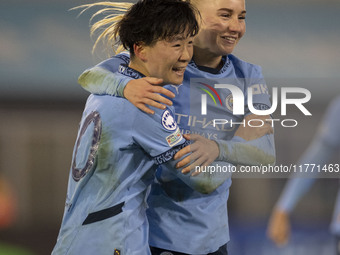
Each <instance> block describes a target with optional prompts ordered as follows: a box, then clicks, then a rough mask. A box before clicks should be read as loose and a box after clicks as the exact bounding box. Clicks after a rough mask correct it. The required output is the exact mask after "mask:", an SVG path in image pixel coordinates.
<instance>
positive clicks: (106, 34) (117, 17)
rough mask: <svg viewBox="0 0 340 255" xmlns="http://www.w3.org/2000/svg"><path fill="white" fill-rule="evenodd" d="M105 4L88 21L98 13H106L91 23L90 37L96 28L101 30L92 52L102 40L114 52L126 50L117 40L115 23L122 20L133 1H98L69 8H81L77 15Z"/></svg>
mask: <svg viewBox="0 0 340 255" xmlns="http://www.w3.org/2000/svg"><path fill="white" fill-rule="evenodd" d="M96 6H105V8H103V9H100V10H99V11H97V12H96V13H95V14H93V15H92V16H91V19H90V22H91V21H92V20H93V19H94V18H95V17H96V16H98V15H101V14H107V15H106V16H104V18H102V19H101V20H99V21H97V22H95V23H94V24H92V25H91V29H90V35H91V37H92V36H94V35H95V33H96V32H97V31H98V30H102V32H101V33H100V34H99V35H98V37H97V39H96V41H95V43H94V45H93V47H92V54H93V53H94V51H95V49H96V48H97V46H98V43H99V42H100V41H102V42H103V43H104V44H106V45H107V48H108V49H112V50H113V51H114V54H118V53H119V52H121V51H123V50H126V49H125V48H124V47H123V45H122V44H120V42H119V38H118V37H119V34H118V33H117V29H116V27H117V24H118V23H119V21H121V20H122V18H123V17H124V14H125V13H126V12H127V11H128V10H129V9H130V8H131V6H133V3H126V2H98V3H93V4H84V5H80V6H77V7H74V8H72V9H71V10H76V9H83V10H82V11H81V12H80V13H79V15H81V14H83V13H84V12H85V11H87V10H88V9H90V8H92V7H96Z"/></svg>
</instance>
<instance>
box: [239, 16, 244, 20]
mask: <svg viewBox="0 0 340 255" xmlns="http://www.w3.org/2000/svg"><path fill="white" fill-rule="evenodd" d="M238 19H243V20H244V19H246V16H240V17H238Z"/></svg>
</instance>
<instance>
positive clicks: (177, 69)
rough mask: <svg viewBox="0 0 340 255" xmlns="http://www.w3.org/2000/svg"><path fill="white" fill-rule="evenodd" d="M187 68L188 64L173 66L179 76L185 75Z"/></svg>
mask: <svg viewBox="0 0 340 255" xmlns="http://www.w3.org/2000/svg"><path fill="white" fill-rule="evenodd" d="M185 68H186V66H185V67H174V68H172V71H174V72H175V73H176V74H177V75H179V76H183V75H184V72H185Z"/></svg>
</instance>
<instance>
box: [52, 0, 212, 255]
mask: <svg viewBox="0 0 340 255" xmlns="http://www.w3.org/2000/svg"><path fill="white" fill-rule="evenodd" d="M99 4H101V3H97V4H92V5H87V6H85V7H91V6H94V5H99ZM111 5H112V6H113V9H114V10H117V9H119V8H120V6H119V4H117V3H111ZM116 6H118V7H116ZM105 10H106V11H108V9H105ZM110 17H111V18H112V16H110ZM154 18H157V19H159V22H157V24H155V23H154ZM102 21H104V22H105V21H107V20H105V19H104V20H102ZM110 28H111V29H112V30H111V31H110V36H112V37H111V41H113V42H114V41H116V40H117V39H118V37H119V40H120V41H121V43H122V44H123V45H124V46H125V47H126V48H128V49H130V62H129V63H128V65H121V66H120V68H119V72H118V74H117V77H123V78H124V77H130V78H134V79H138V78H142V77H144V76H156V77H161V78H162V79H163V80H164V82H165V83H166V84H175V85H179V84H181V83H182V81H183V77H184V69H185V68H186V66H187V65H188V63H189V61H190V59H191V57H192V54H193V46H192V40H193V39H192V37H193V36H194V35H195V34H196V33H197V32H198V23H197V20H196V14H195V9H194V8H193V7H192V6H191V4H190V3H189V2H187V1H182V0H162V1H158V0H141V1H139V2H138V3H136V4H135V5H133V6H132V7H131V8H130V9H129V10H128V11H127V12H126V14H125V15H124V16H123V18H122V19H121V21H119V22H118V23H117V22H116V19H115V18H114V21H113V23H112V26H111V27H110ZM179 69H180V70H181V71H178V70H179ZM185 144H186V141H185V139H183V137H182V135H181V134H180V132H179V129H178V127H177V124H176V122H175V120H174V117H173V112H172V109H171V108H167V109H165V110H159V109H157V110H155V114H154V115H148V114H146V113H142V112H140V111H139V110H138V109H137V108H135V107H134V106H133V105H132V104H131V103H130V102H128V101H127V100H126V99H123V98H118V97H111V96H96V95H90V96H89V98H88V100H87V103H86V106H85V110H84V112H83V116H82V120H81V124H80V128H79V132H78V137H77V141H76V144H75V147H74V153H73V160H72V165H71V171H70V175H69V183H68V190H67V199H66V207H65V212H64V217H63V221H62V225H61V229H60V232H59V236H58V240H57V244H56V246H55V248H54V250H53V252H52V254H54V255H57V254H74V255H75V254H91V255H92V254H101V255H105V254H107V255H109V254H115V255H117V254H120V255H140V254H143V255H144V254H151V253H150V249H149V243H148V233H149V231H148V221H147V217H146V212H145V210H146V203H145V200H146V194H147V188H148V186H149V184H150V183H151V181H152V180H153V171H155V170H156V166H157V165H158V164H161V163H165V164H166V163H169V164H174V160H173V159H172V156H170V157H169V155H173V154H175V152H176V151H178V150H179V149H180V148H182V147H183V146H185ZM172 169H175V168H174V165H173V166H172ZM174 172H175V174H177V173H178V172H177V171H176V170H174ZM183 176H184V177H185V178H187V177H186V176H185V175H183ZM209 181H210V179H209ZM210 182H211V181H210ZM207 185H208V186H209V184H207Z"/></svg>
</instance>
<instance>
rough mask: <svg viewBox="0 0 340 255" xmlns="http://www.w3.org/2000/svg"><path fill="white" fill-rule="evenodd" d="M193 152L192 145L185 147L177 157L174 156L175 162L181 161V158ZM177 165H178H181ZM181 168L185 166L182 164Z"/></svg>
mask: <svg viewBox="0 0 340 255" xmlns="http://www.w3.org/2000/svg"><path fill="white" fill-rule="evenodd" d="M190 152H191V145H187V146H185V147H184V148H183V149H181V150H179V151H178V152H177V153H176V154H175V156H174V160H176V159H180V158H181V157H183V156H184V155H185V154H188V153H190ZM186 158H187V157H186ZM182 161H183V160H181V161H180V162H179V163H181V162H182ZM179 163H177V165H178V164H179ZM181 166H184V165H183V164H182V163H181Z"/></svg>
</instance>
